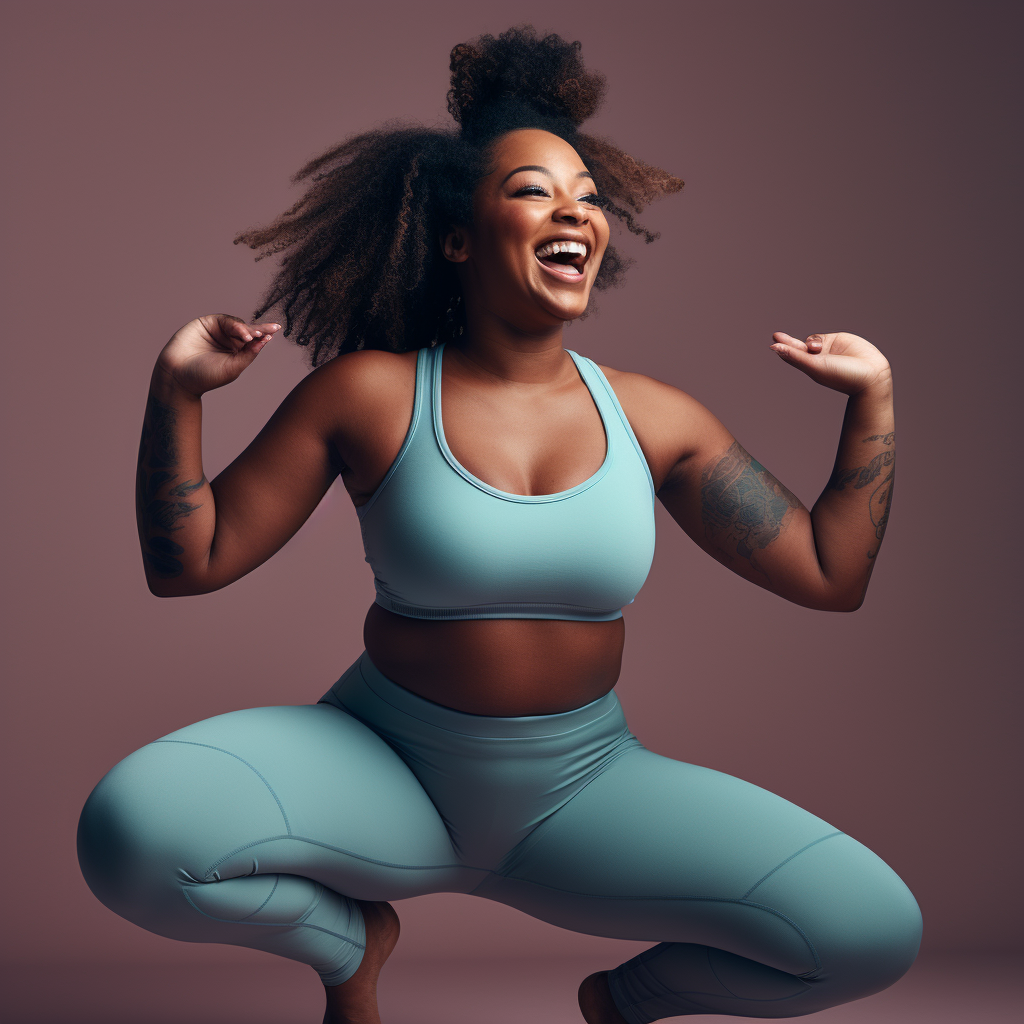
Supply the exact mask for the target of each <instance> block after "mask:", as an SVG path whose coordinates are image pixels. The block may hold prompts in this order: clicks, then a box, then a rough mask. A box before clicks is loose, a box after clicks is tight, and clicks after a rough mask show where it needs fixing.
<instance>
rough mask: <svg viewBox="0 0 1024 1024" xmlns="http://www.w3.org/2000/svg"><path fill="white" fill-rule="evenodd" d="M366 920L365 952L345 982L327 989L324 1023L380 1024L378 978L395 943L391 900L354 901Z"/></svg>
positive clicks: (397, 930)
mask: <svg viewBox="0 0 1024 1024" xmlns="http://www.w3.org/2000/svg"><path fill="white" fill-rule="evenodd" d="M355 902H356V903H358V904H359V909H360V910H361V911H362V912H363V920H364V921H365V922H366V951H365V952H364V953H363V959H362V962H361V963H360V964H359V969H358V970H357V971H356V973H355V974H353V975H352V977H351V978H349V979H348V981H346V982H345V983H344V984H341V985H332V986H331V987H330V988H326V989H325V991H326V992H327V1012H326V1013H325V1014H324V1021H323V1024H380V1014H379V1013H378V1012H377V978H378V977H379V976H380V969H381V968H382V967H383V966H384V961H385V960H387V958H388V957H389V956H391V951H392V950H393V949H394V948H395V943H396V942H398V932H399V924H398V915H397V914H396V913H395V911H394V908H393V907H392V906H391V904H390V903H369V902H366V901H364V900H356V901H355Z"/></svg>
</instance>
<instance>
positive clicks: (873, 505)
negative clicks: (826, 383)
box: [825, 430, 896, 558]
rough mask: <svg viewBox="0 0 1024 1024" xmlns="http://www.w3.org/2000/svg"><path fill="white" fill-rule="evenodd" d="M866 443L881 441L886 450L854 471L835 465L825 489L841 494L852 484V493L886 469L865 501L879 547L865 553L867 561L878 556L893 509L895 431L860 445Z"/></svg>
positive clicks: (870, 482) (866, 439) (864, 442)
mask: <svg viewBox="0 0 1024 1024" xmlns="http://www.w3.org/2000/svg"><path fill="white" fill-rule="evenodd" d="M869 441H881V442H882V444H884V445H885V446H886V447H885V450H884V451H881V452H879V453H878V454H877V455H876V456H874V458H872V459H871V461H870V462H869V463H868V464H867V465H866V466H856V467H855V468H853V469H840V468H839V467H838V466H837V467H836V468H835V469H833V470H832V475H831V476H830V477H829V480H828V483H827V484H826V485H825V488H826V490H832V491H841V490H843V489H844V488H845V487H846V485H847V484H851V485H852V486H853V488H854V489H855V490H859V489H860V488H861V487H867V486H868V484H873V483H875V481H876V480H878V477H879V476H881V474H882V471H883V470H888V472H887V473H886V474H885V476H884V477H882V479H881V480H880V481H879V482H878V483H877V484H876V485H875V487H874V489H873V490H872V491H871V496H870V497H869V499H868V515H870V516H871V522H872V524H873V525H874V527H875V537H876V539H877V540H878V546H877V547H876V548H875V550H874V551H869V552H868V558H874V557H875V555H877V554H878V548H879V547H881V545H882V538H883V537H884V536H885V527H886V524H887V523H888V522H889V509H890V508H891V507H892V490H893V484H894V483H895V479H896V431H895V430H890V431H889V433H888V434H872V435H871V436H870V437H865V438H864V439H863V442H862V443H863V444H867V443H868V442H869Z"/></svg>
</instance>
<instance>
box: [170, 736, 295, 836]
mask: <svg viewBox="0 0 1024 1024" xmlns="http://www.w3.org/2000/svg"><path fill="white" fill-rule="evenodd" d="M153 742H154V743H180V744H182V745H183V746H187V747H206V749H207V750H218V751H220V753H222V754H227V755H228V757H233V758H235V759H236V760H238V761H241V762H242V764H244V765H245V766H246V768H248V769H249V770H250V771H252V772H254V773H255V774H256V776H257V778H259V780H260V782H262V783H263V785H264V786H266V787H267V789H268V790H269V791H270V795H271V796H272V797H273V798H274V801H275V802H276V804H277V809H278V810H279V811H280V812H281V817H282V818H284V827H285V828H286V829H287V830H288V834H289V835H291V833H292V826H291V824H290V823H289V821H288V815H287V814H286V813H285V810H284V804H282V803H281V798H280V797H279V796H278V795H277V794H276V793H275V792H274V787H273V786H271V784H270V783H269V782H267V780H266V777H265V776H264V775H263V773H262V772H261V771H260V770H259V769H258V768H256V767H255V766H253V765H251V764H249V762H248V761H246V759H245V758H244V757H239V756H238V754H233V753H232V752H231V751H230V750H225V749H224V748H223V747H215V746H213V744H211V743H196V742H195V741H194V740H154V741H153Z"/></svg>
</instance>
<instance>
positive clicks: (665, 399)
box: [595, 361, 700, 422]
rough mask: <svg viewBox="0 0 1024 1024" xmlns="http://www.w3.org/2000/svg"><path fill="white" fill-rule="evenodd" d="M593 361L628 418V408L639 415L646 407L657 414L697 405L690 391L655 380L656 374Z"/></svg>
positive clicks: (690, 408)
mask: <svg viewBox="0 0 1024 1024" xmlns="http://www.w3.org/2000/svg"><path fill="white" fill-rule="evenodd" d="M595 365H596V366H597V367H598V369H599V370H600V371H601V372H602V373H603V374H604V376H605V379H606V380H607V381H608V383H609V384H610V385H611V388H612V390H613V391H614V392H615V395H616V397H617V398H618V400H619V404H620V405H621V406H622V408H623V411H624V412H625V413H626V415H627V416H629V417H630V421H631V422H632V417H631V415H630V412H631V410H632V411H633V412H635V413H636V414H637V415H638V416H641V417H642V416H643V415H644V414H645V411H649V412H650V413H651V414H653V415H656V416H657V415H663V414H664V413H665V412H668V411H670V410H673V409H674V410H677V411H679V412H683V411H685V410H690V411H693V409H694V407H695V406H700V403H699V402H698V401H697V400H696V399H695V398H694V397H693V396H692V395H689V394H687V392H685V391H683V390H682V389H681V388H677V387H675V386H674V385H672V384H666V383H665V381H662V380H658V378H657V377H650V376H648V375H647V374H645V373H636V372H635V371H632V370H619V369H616V368H615V367H613V366H605V365H604V363H597V362H596V361H595Z"/></svg>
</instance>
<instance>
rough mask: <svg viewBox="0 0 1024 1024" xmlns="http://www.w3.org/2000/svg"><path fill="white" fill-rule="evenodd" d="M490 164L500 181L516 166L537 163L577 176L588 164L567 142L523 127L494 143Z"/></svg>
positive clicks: (544, 132)
mask: <svg viewBox="0 0 1024 1024" xmlns="http://www.w3.org/2000/svg"><path fill="white" fill-rule="evenodd" d="M490 164H491V166H492V168H493V169H494V170H495V171H500V172H502V173H501V174H499V175H498V179H499V180H500V179H501V177H503V176H504V174H507V173H508V171H510V170H511V169H512V168H513V167H519V166H522V165H523V164H534V165H540V166H543V167H548V168H550V169H551V170H552V171H555V172H556V173H557V172H558V171H559V170H566V171H570V172H573V173H575V172H576V171H584V170H586V169H587V168H586V164H584V163H583V160H582V159H581V158H580V155H579V153H577V152H576V150H575V149H573V148H572V146H570V145H569V143H568V142H566V141H565V139H562V138H559V137H558V136H557V135H553V134H552V133H551V132H546V131H544V130H542V129H540V128H519V129H517V130H516V131H512V132H508V133H506V134H505V135H502V136H501V137H500V138H499V139H497V140H496V141H495V142H494V145H493V146H492V147H491V152H490Z"/></svg>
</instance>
